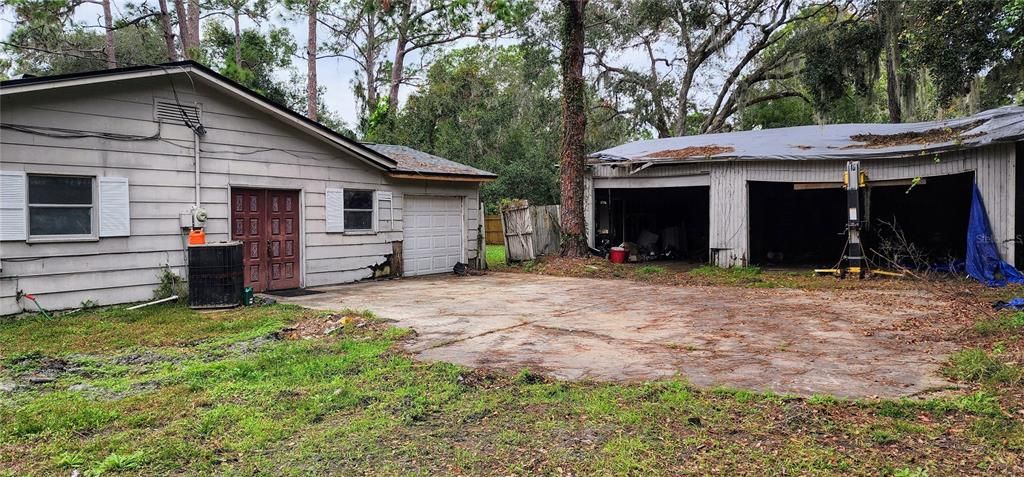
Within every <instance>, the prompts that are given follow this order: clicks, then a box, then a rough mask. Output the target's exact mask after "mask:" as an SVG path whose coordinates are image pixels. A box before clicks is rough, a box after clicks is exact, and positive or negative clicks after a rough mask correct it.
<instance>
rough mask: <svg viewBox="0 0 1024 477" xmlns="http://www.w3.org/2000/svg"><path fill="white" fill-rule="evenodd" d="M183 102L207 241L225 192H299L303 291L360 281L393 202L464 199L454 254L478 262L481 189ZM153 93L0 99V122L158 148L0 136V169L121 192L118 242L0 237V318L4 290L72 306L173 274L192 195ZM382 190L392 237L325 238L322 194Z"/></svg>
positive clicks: (205, 93)
mask: <svg viewBox="0 0 1024 477" xmlns="http://www.w3.org/2000/svg"><path fill="white" fill-rule="evenodd" d="M176 86H177V89H178V97H179V98H180V101H181V102H182V103H183V104H191V103H200V104H202V123H203V126H204V127H205V128H206V130H207V134H206V136H204V137H203V138H202V143H201V146H200V151H201V157H202V160H201V169H202V176H201V183H202V187H201V192H200V196H201V201H202V205H203V207H204V208H205V209H206V210H207V211H208V213H209V219H208V221H207V227H206V231H207V240H210V241H218V240H228V239H229V238H230V228H229V216H230V215H229V214H230V207H229V191H230V188H231V187H260V188H264V187H265V188H277V189H294V190H300V191H302V204H303V223H302V229H301V231H302V233H303V237H304V249H303V250H302V256H303V262H304V263H303V270H304V277H305V281H304V285H305V286H316V285H325V284H334V283H342V282H349V281H354V280H359V279H363V278H368V277H369V276H371V272H370V270H369V267H370V266H372V265H376V264H378V263H380V262H382V261H383V260H384V259H385V257H386V256H387V255H389V254H391V252H392V246H391V242H393V241H400V240H402V239H403V236H402V225H403V221H402V206H403V197H404V195H405V194H415V195H436V196H460V197H465V198H466V201H465V202H466V209H467V210H466V215H465V225H466V255H467V258H475V257H476V256H477V240H476V230H477V222H478V221H479V218H478V216H479V194H478V187H477V185H476V184H475V183H457V182H440V181H425V180H402V179H391V178H389V177H387V176H386V175H384V174H382V173H381V172H380V171H378V170H377V169H375V168H374V167H372V166H370V165H368V164H366V163H365V162H363V161H361V160H359V159H356V158H354V157H351V156H348V155H347V153H345V152H344V151H341V150H338V149H337V148H335V147H332V146H330V145H327V144H326V143H324V142H323V141H320V140H318V139H316V138H313V137H311V136H309V135H308V134H306V133H304V132H301V131H299V130H298V129H295V128H293V127H291V126H288V125H285V124H284V123H281V122H278V121H276V120H273V119H269V118H268V117H267V115H266V114H264V113H261V112H259V111H257V110H255V109H253V108H251V107H249V106H246V105H244V104H242V103H240V102H238V101H236V100H235V99H233V98H231V97H229V96H227V95H224V94H222V93H220V92H217V91H214V90H212V89H210V88H208V87H206V86H204V85H203V84H202V83H196V87H197V89H198V91H195V92H193V91H191V88H192V85H191V84H190V83H189V82H188V81H183V80H181V79H180V78H179V80H178V81H177V82H176ZM154 97H159V98H167V97H173V93H172V91H171V89H170V87H169V84H168V80H167V78H151V79H141V80H136V81H134V82H121V83H119V84H113V85H111V84H107V85H102V86H100V85H94V86H84V87H80V88H69V89H66V90H60V91H49V92H39V93H26V94H24V95H18V96H14V97H5V98H4V105H3V106H4V107H3V109H2V111H0V117H2V120H3V122H5V123H11V124H21V125H32V126H44V127H60V128H68V129H81V130H88V131H97V132H111V133H119V134H134V135H140V136H150V135H153V134H155V133H157V132H158V131H159V133H160V139H159V140H150V141H131V142H122V141H111V140H106V139H100V138H80V139H59V138H49V137H45V136H40V135H32V134H26V133H22V132H17V131H12V130H4V132H3V140H2V144H0V156H2V158H3V160H2V162H0V170H3V171H15V172H30V173H31V172H40V173H63V174H81V175H93V176H98V177H121V178H125V179H127V181H128V184H129V196H130V198H131V202H130V204H129V210H130V223H129V227H130V231H131V235H130V236H128V237H110V238H102V239H100V240H98V241H93V242H68V243H37V244H28V243H26V242H24V241H4V242H2V243H0V261H2V263H3V268H2V271H0V292H2V293H0V313H7V312H9V311H8V307H9V306H10V304H11V302H12V300H13V292H12V293H10V294H7V291H8V290H9V289H14V290H16V289H21V290H24V291H25V292H28V293H34V294H37V295H38V296H39V299H40V303H42V304H43V305H44V306H47V307H50V308H54V309H59V308H69V307H75V306H78V304H79V303H80V302H81V301H83V300H87V299H88V300H94V301H97V302H99V303H101V304H108V303H121V302H127V301H136V300H145V299H148V298H150V297H151V296H152V291H153V289H154V288H155V287H156V285H157V284H158V281H159V280H158V274H159V272H160V268H161V267H162V266H163V265H165V264H166V265H168V266H170V267H171V268H172V269H173V270H175V271H177V272H178V273H181V274H184V273H183V267H184V257H183V251H182V250H183V247H184V244H185V241H184V237H183V235H182V233H181V229H180V224H179V214H180V213H181V212H185V211H188V210H189V208H190V207H191V205H192V203H193V201H194V188H193V186H194V180H195V177H194V173H193V165H192V164H193V151H192V147H193V146H192V132H191V131H190V130H189V129H188V128H186V127H184V126H181V125H173V124H163V125H158V123H156V122H154V120H153V104H154V103H153V102H154ZM346 187H352V188H360V189H371V190H380V191H390V192H392V194H393V202H392V204H391V207H389V211H390V210H392V209H393V210H394V217H393V220H389V221H388V227H389V228H390V229H391V231H388V232H381V233H378V234H364V235H354V234H344V233H327V227H326V216H325V212H324V209H325V207H324V205H325V190H326V189H327V188H346Z"/></svg>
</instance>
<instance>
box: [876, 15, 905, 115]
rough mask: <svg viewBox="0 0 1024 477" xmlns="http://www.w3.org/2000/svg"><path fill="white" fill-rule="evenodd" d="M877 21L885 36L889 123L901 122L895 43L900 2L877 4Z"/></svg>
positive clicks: (897, 61)
mask: <svg viewBox="0 0 1024 477" xmlns="http://www.w3.org/2000/svg"><path fill="white" fill-rule="evenodd" d="M878 20H879V22H880V23H881V26H882V31H883V33H884V35H885V93H886V96H887V98H886V99H887V100H888V106H889V122H891V123H901V122H903V109H902V108H901V107H900V83H899V81H900V80H899V76H898V75H897V71H898V70H899V52H898V51H897V49H898V46H897V44H896V42H897V41H898V40H897V38H898V37H899V34H900V30H902V29H903V26H902V25H901V21H900V2H898V1H896V0H889V1H883V2H880V3H879V8H878Z"/></svg>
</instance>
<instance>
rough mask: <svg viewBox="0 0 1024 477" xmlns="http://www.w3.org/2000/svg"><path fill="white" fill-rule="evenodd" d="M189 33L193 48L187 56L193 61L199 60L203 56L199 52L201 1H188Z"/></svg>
mask: <svg viewBox="0 0 1024 477" xmlns="http://www.w3.org/2000/svg"><path fill="white" fill-rule="evenodd" d="M188 33H189V37H190V38H189V43H190V44H191V47H190V51H189V52H188V53H187V55H188V57H189V58H191V59H193V60H198V59H199V56H200V54H201V52H200V51H199V42H200V38H199V0H189V1H188Z"/></svg>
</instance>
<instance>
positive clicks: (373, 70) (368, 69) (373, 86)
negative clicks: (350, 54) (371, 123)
mask: <svg viewBox="0 0 1024 477" xmlns="http://www.w3.org/2000/svg"><path fill="white" fill-rule="evenodd" d="M364 14H365V15H366V50H365V51H366V53H365V54H364V55H363V72H364V73H366V100H365V101H364V102H363V103H364V104H363V115H364V117H367V118H368V117H370V113H371V112H372V111H373V110H374V109H375V108H376V107H377V58H378V57H377V53H378V51H379V50H378V49H377V47H376V46H374V45H375V44H376V42H377V12H376V10H374V11H373V12H372V13H371V12H365V13H364Z"/></svg>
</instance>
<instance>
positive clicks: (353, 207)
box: [344, 189, 373, 230]
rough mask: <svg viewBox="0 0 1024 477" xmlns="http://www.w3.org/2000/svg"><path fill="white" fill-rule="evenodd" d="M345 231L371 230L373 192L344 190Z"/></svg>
mask: <svg viewBox="0 0 1024 477" xmlns="http://www.w3.org/2000/svg"><path fill="white" fill-rule="evenodd" d="M344 212H345V230H373V191H371V190H348V189H346V190H345V196H344Z"/></svg>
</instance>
